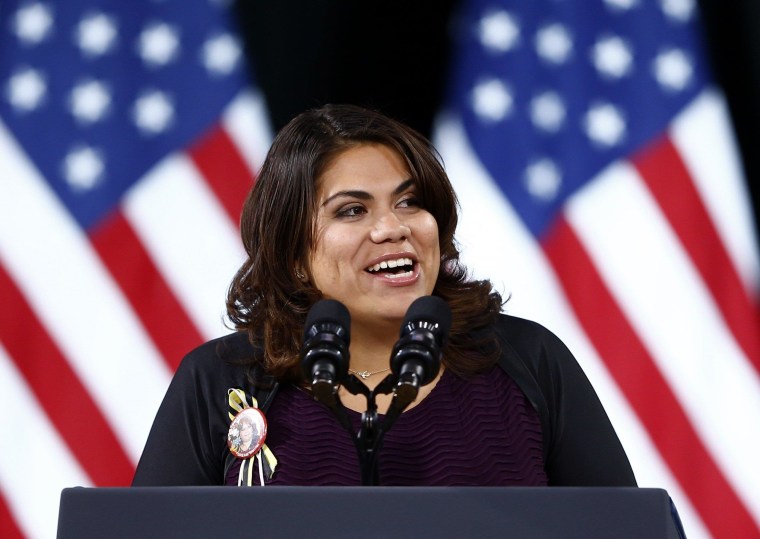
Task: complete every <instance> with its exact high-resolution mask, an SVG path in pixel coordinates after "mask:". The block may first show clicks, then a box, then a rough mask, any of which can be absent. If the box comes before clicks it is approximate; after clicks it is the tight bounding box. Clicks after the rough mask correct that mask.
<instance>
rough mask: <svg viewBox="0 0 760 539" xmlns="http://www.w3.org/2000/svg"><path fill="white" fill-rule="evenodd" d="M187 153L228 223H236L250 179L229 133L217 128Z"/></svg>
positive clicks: (251, 176) (251, 179) (249, 173)
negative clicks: (219, 204) (222, 209)
mask: <svg viewBox="0 0 760 539" xmlns="http://www.w3.org/2000/svg"><path fill="white" fill-rule="evenodd" d="M188 153H189V155H190V158H191V159H192V160H193V163H195V166H196V167H198V170H199V171H200V172H201V174H202V175H203V178H204V179H205V180H206V182H207V183H208V185H209V187H210V188H211V190H212V191H213V192H214V194H215V195H216V198H217V199H218V200H219V202H220V203H221V205H222V206H223V207H224V209H225V211H226V212H227V215H228V216H229V218H230V220H231V221H232V222H233V223H238V222H239V221H240V214H241V211H242V209H243V201H244V200H245V197H246V195H247V194H248V191H249V190H250V188H251V186H252V185H253V181H254V177H253V174H252V173H251V171H250V169H249V168H248V165H247V164H246V163H245V161H244V160H243V157H242V156H241V155H240V152H239V151H238V148H237V147H236V146H235V144H234V143H233V141H232V139H231V138H230V136H229V134H228V133H227V132H226V131H225V130H224V129H222V127H221V126H220V125H217V126H215V127H214V128H213V129H210V130H209V131H208V132H207V133H206V134H205V135H204V136H203V138H202V139H201V140H200V141H198V143H196V144H195V145H194V146H193V147H191V148H190V150H189V152H188Z"/></svg>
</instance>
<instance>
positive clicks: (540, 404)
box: [499, 316, 636, 486]
mask: <svg viewBox="0 0 760 539" xmlns="http://www.w3.org/2000/svg"><path fill="white" fill-rule="evenodd" d="M500 318H501V320H500V323H499V326H500V328H499V333H500V334H501V335H502V360H501V364H502V367H504V368H505V370H507V372H508V373H509V374H510V375H512V376H513V377H514V378H515V381H516V382H517V384H518V385H519V386H520V387H521V388H522V389H523V391H524V392H525V393H526V395H527V397H528V399H529V400H530V401H531V402H532V403H533V405H534V407H536V409H537V410H538V412H539V415H540V416H541V419H542V428H543V431H544V438H545V440H544V444H545V451H544V456H545V467H546V473H547V477H548V479H549V484H550V485H559V486H636V478H635V476H634V474H633V470H632V468H631V465H630V462H629V461H628V457H627V456H626V454H625V450H624V449H623V446H622V444H621V443H620V440H619V439H618V437H617V434H616V433H615V429H614V428H613V426H612V423H611V422H610V420H609V418H608V416H607V413H606V412H605V410H604V407H603V406H602V403H601V402H600V401H599V397H598V396H597V394H596V392H595V391H594V388H593V387H592V386H591V383H590V382H589V380H588V378H587V377H586V375H585V374H584V372H583V370H582V369H581V367H580V365H579V364H578V362H577V361H576V359H575V357H573V355H572V353H571V352H570V351H569V350H568V349H567V347H566V346H565V345H564V343H563V342H562V341H561V340H560V339H559V338H558V337H557V336H556V335H554V334H553V333H551V332H550V331H549V330H547V329H546V328H544V327H543V326H541V325H539V324H537V323H535V322H530V321H528V320H523V319H519V318H515V317H507V316H502V317H500Z"/></svg>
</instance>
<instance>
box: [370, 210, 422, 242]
mask: <svg viewBox="0 0 760 539" xmlns="http://www.w3.org/2000/svg"><path fill="white" fill-rule="evenodd" d="M411 232H412V231H411V229H410V228H409V225H407V224H406V223H404V222H403V221H402V220H401V219H399V217H398V215H396V214H395V213H393V212H392V211H389V212H385V213H383V214H382V215H380V216H378V218H377V219H376V220H375V222H374V225H373V227H372V230H371V231H370V239H371V240H372V241H373V242H375V243H383V242H386V241H389V242H398V241H403V240H405V239H406V238H407V237H409V235H410V234H411Z"/></svg>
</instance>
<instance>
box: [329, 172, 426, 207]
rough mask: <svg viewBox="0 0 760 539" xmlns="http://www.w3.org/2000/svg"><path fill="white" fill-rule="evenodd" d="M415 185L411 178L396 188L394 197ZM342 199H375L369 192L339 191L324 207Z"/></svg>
mask: <svg viewBox="0 0 760 539" xmlns="http://www.w3.org/2000/svg"><path fill="white" fill-rule="evenodd" d="M415 183H416V182H415V181H414V180H413V179H411V178H409V179H408V180H404V181H403V182H401V183H400V184H398V186H396V188H395V189H394V190H393V193H392V194H393V195H394V196H395V195H400V194H401V193H403V192H404V191H406V190H407V189H409V187H411V186H413V185H414V184H415ZM340 197H350V198H358V199H359V200H372V198H373V196H372V195H370V194H369V193H368V192H367V191H358V190H357V191H338V192H337V193H335V194H334V195H332V196H330V197H328V198H326V199H325V201H324V202H323V203H322V207H324V206H326V205H327V204H329V203H330V202H331V201H332V200H334V199H336V198H340Z"/></svg>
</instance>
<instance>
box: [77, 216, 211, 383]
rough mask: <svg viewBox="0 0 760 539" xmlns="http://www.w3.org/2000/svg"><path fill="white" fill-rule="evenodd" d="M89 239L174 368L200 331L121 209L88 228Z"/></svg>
mask: <svg viewBox="0 0 760 539" xmlns="http://www.w3.org/2000/svg"><path fill="white" fill-rule="evenodd" d="M90 239H91V240H92V244H93V245H94V246H95V249H96V251H97V252H98V254H99V255H100V258H101V260H102V261H103V263H104V264H105V265H106V266H107V267H108V271H109V272H110V273H111V275H112V276H113V278H114V279H115V281H116V282H117V283H118V284H119V286H120V287H121V290H122V291H123V292H124V295H125V296H126V298H127V301H129V304H130V305H131V306H132V309H133V310H134V311H135V313H136V314H137V316H138V317H139V318H140V320H141V322H142V324H143V326H144V328H145V331H146V332H147V333H148V335H150V338H151V339H152V340H153V342H154V343H155V345H156V347H157V348H158V350H159V351H160V352H161V355H162V356H163V357H164V359H165V361H166V362H167V364H168V365H169V368H170V369H171V370H172V372H174V370H175V369H176V368H177V366H178V365H179V362H180V360H181V359H182V357H183V356H184V355H185V354H187V352H188V351H190V350H191V349H193V348H194V347H196V346H198V345H199V344H201V343H202V342H203V337H202V336H201V334H200V332H199V331H198V329H197V328H196V327H195V325H194V324H193V323H192V321H191V320H190V318H189V317H188V316H187V313H186V312H185V310H184V309H183V308H182V306H181V305H180V303H179V301H178V300H177V298H176V297H175V295H174V294H173V293H172V291H171V289H170V288H169V285H168V284H167V283H166V281H165V280H164V279H163V277H162V275H161V273H160V272H159V271H158V268H156V265H155V264H154V263H153V260H152V259H151V258H150V255H148V252H147V251H146V250H145V248H144V247H143V245H142V243H141V242H140V239H139V238H138V236H137V234H136V233H135V231H134V229H133V228H132V226H131V225H130V224H129V222H128V221H127V220H126V219H125V218H124V215H123V214H122V213H121V212H114V213H113V214H111V215H109V216H108V217H107V218H106V219H104V220H103V221H102V222H101V223H99V224H98V226H97V227H95V228H94V229H92V230H91V232H90Z"/></svg>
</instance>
